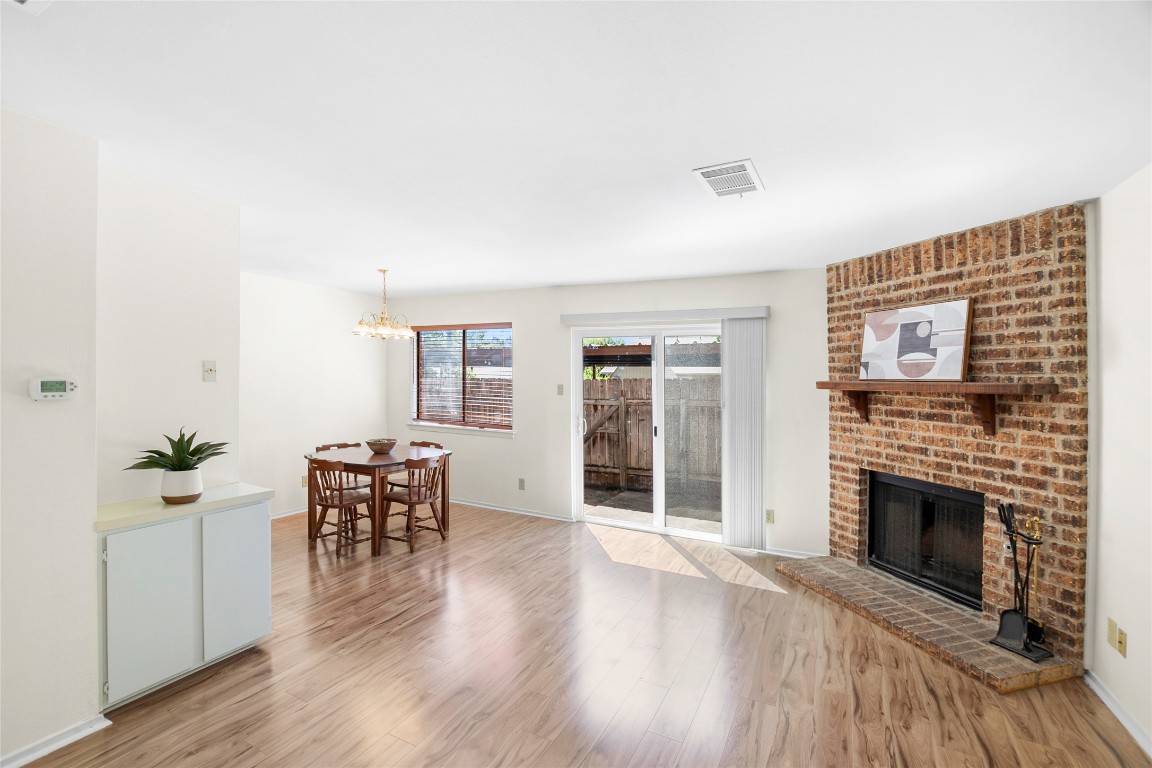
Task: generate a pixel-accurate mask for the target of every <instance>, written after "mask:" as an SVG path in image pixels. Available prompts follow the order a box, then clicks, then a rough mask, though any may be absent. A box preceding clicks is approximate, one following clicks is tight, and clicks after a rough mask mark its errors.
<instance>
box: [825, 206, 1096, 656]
mask: <svg viewBox="0 0 1152 768" xmlns="http://www.w3.org/2000/svg"><path fill="white" fill-rule="evenodd" d="M1085 241H1086V235H1085V223H1084V212H1083V210H1082V209H1081V208H1080V207H1078V206H1074V205H1069V206H1064V207H1060V208H1053V209H1050V210H1045V211H1039V212H1037V213H1032V214H1029V215H1027V216H1021V217H1020V218H1016V219H1011V220H1008V221H1001V222H998V223H996V224H990V225H987V226H983V227H978V228H975V229H970V230H967V231H964V232H956V233H953V234H950V235H944V236H942V237H937V238H934V239H932V240H925V241H923V242H921V243H916V244H913V245H905V246H902V247H899V248H893V249H891V250H887V251H881V252H879V253H874V254H872V255H870V256H864V257H862V258H858V259H852V260H850V261H844V262H840V263H838V264H832V265H830V266H829V267H828V268H827V282H828V350H829V374H830V376H831V378H832V379H833V380H855V379H858V378H859V362H860V345H861V340H862V336H863V329H864V314H865V313H866V312H871V311H874V310H881V309H895V308H899V307H905V306H910V305H917V304H929V303H934V302H939V301H948V300H952V299H959V298H965V297H967V298H969V299H971V300H972V304H973V324H972V328H971V335H970V350H969V358H968V359H969V364H968V381H1044V382H1055V383H1056V384H1058V385H1059V388H1060V389H1059V392H1058V393H1057V394H1055V395H1044V396H1000V397H999V398H998V400H997V406H996V417H997V427H998V428H997V432H996V434H995V435H994V436H989V435H986V434H985V432H984V429H983V428H982V427H981V425H980V422H979V419H977V418H976V417H975V415H974V414H973V412H972V409H971V407H970V406H969V405H968V403H967V402H966V401H965V399H964V398H963V396H961V395H950V394H946V395H937V394H933V395H887V394H872V395H871V396H870V398H869V403H870V420H869V421H867V422H865V421H863V420H862V419H861V418H860V417H859V416H858V415H857V413H856V411H855V410H853V408H852V407H851V406H850V405H849V403H848V400H847V398H846V397H845V395H844V394H843V393H837V392H833V393H831V394H830V397H829V401H830V440H829V443H830V461H831V474H832V485H831V521H830V523H831V525H830V530H831V533H830V551H831V554H832V555H834V556H836V557H842V558H846V559H848V560H852V561H854V562H857V563H864V562H865V561H866V559H867V554H868V551H867V549H868V544H867V532H868V523H867V510H868V498H867V496H868V471H869V470H877V471H881V472H888V473H891V474H895V475H901V476H904V477H910V478H915V479H919V480H927V481H930V482H934V483H940V484H943V485H949V486H952V487H955V488H963V489H968V490H974V491H978V492H981V493H983V494H984V495H985V497H984V498H985V505H984V542H983V553H984V578H983V587H982V603H983V609H984V612H985V613H987V614H989V615H991V616H998V615H999V613H1000V611H1001V610H1002V609H1004V608H1008V607H1011V605H1012V566H1011V560H1010V557H1009V555H1008V553H1007V551H1006V550H1005V548H1004V544H1005V542H1006V538H1005V536H1004V531H1003V528H1002V526H1001V524H1000V519H999V516H998V514H997V511H996V505H997V503H998V502H1000V501H1004V502H1013V503H1014V504H1015V505H1016V510H1017V517H1018V518H1019V517H1020V516H1021V515H1028V516H1030V515H1038V516H1039V517H1040V519H1041V522H1042V531H1043V536H1044V543H1043V545H1042V546H1041V547H1040V550H1039V554H1038V566H1037V571H1036V573H1035V575H1034V577H1033V579H1034V581H1036V587H1035V590H1034V592H1033V598H1032V610H1031V613H1032V615H1033V616H1034V617H1036V618H1038V619H1040V620H1042V621H1044V622H1045V624H1046V625H1047V626H1046V632H1047V636H1046V642H1045V645H1046V646H1047V647H1048V648H1049V649H1051V650H1052V651H1053V652H1055V653H1056V654H1057V655H1058V656H1061V657H1063V658H1065V659H1067V660H1069V661H1073V662H1075V663H1077V664H1080V663H1081V662H1082V660H1083V656H1084V631H1085V622H1084V602H1085V573H1086V557H1087V549H1086V541H1087V499H1088V495H1087V458H1088V381H1087V371H1088V361H1087V352H1088V349H1087V339H1088V328H1087V324H1088V314H1087V304H1086V291H1085ZM1021 567H1023V556H1021Z"/></svg>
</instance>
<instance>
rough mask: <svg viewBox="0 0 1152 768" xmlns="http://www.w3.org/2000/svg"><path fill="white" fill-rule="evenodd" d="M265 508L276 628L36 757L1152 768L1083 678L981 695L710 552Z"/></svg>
mask: <svg viewBox="0 0 1152 768" xmlns="http://www.w3.org/2000/svg"><path fill="white" fill-rule="evenodd" d="M304 525H305V523H304V519H303V516H301V515H297V516H294V517H290V518H285V519H281V520H277V521H275V522H274V523H273V606H274V617H273V626H274V631H273V634H272V636H271V637H269V638H268V639H267V640H265V641H263V642H261V643H260V645H259V646H258V647H257V648H256V649H254V650H251V651H248V652H245V653H243V654H241V655H239V656H236V657H234V658H232V659H230V660H228V661H225V662H223V663H220V664H218V665H216V666H214V667H212V668H210V669H208V670H204V671H202V672H200V673H198V674H196V675H194V676H192V677H190V678H188V679H186V680H184V681H181V682H179V683H176V684H174V685H172V686H169V687H168V688H166V689H163V690H161V691H159V692H156V693H153V694H151V695H150V696H148V697H146V698H144V699H142V700H139V701H137V702H134V703H132V704H129V705H127V706H124V707H122V708H120V709H118V710H115V711H113V712H111V713H109V718H110V719H111V720H112V722H113V725H112V726H111V727H109V728H106V729H104V730H103V731H100V732H98V733H96V734H93V735H91V736H88V737H87V738H85V739H83V740H81V741H79V742H76V743H75V744H72V745H70V746H68V747H66V748H64V749H62V750H60V751H58V752H56V753H54V754H52V755H50V756H48V757H46V758H44V759H42V760H40V761H38V762H36V763H34V765H36V766H41V767H46V766H177V765H183V766H285V767H288V766H381V767H383V766H488V765H537V766H580V765H584V766H666V765H667V766H672V765H680V766H714V765H733V766H806V765H817V766H849V765H851V766H855V765H894V766H896V765H909V766H917V765H931V766H984V765H994V766H1121V765H1122V766H1147V765H1149V761H1148V759H1147V758H1146V756H1145V755H1144V754H1143V753H1142V752H1141V750H1140V749H1139V747H1138V746H1137V744H1136V743H1135V742H1134V741H1133V739H1132V738H1131V737H1130V736H1129V735H1128V733H1127V732H1126V731H1125V730H1124V729H1123V728H1122V727H1121V726H1120V724H1119V723H1118V722H1117V721H1116V719H1115V718H1114V717H1113V715H1112V714H1111V713H1110V712H1109V711H1108V710H1107V709H1106V708H1105V706H1104V705H1103V704H1102V703H1101V702H1100V701H1099V699H1097V697H1096V696H1095V695H1094V694H1093V693H1092V692H1091V691H1090V690H1089V689H1088V688H1087V686H1086V685H1085V684H1084V683H1083V681H1081V680H1072V681H1066V682H1063V683H1057V684H1054V685H1050V686H1044V687H1041V688H1037V689H1034V690H1030V691H1024V692H1020V693H1015V694H1011V695H1007V696H1001V695H999V694H996V693H994V692H992V691H990V690H989V689H987V688H986V687H985V686H983V685H981V684H980V683H978V682H975V681H973V680H971V679H969V678H967V677H965V676H964V675H962V674H960V673H959V672H956V671H955V670H953V669H951V668H949V667H947V666H945V665H943V664H941V663H940V662H938V661H936V660H934V659H932V658H931V657H929V656H928V655H927V654H925V653H924V652H922V651H919V650H917V649H916V648H914V647H912V646H910V645H907V644H905V643H903V642H901V641H899V640H898V639H896V638H894V637H892V636H890V635H889V634H887V633H886V632H885V631H883V630H881V629H879V628H877V627H875V626H874V625H872V624H870V623H869V622H867V621H865V620H864V619H862V618H860V617H857V616H855V615H854V614H852V613H850V612H848V611H846V610H844V609H842V608H840V607H838V606H836V605H834V604H833V603H831V602H829V601H827V600H825V599H824V598H822V597H820V596H819V595H816V594H814V593H811V592H809V591H807V590H805V589H804V588H803V587H800V586H799V585H797V584H795V583H793V582H791V581H789V580H787V579H785V578H783V577H779V576H777V575H776V574H775V573H774V572H773V566H774V565H775V562H776V559H775V558H773V557H770V556H765V555H759V556H756V555H748V554H738V553H737V552H736V551H732V550H727V549H724V548H723V547H720V546H718V545H714V544H708V543H703V542H699V541H691V540H686V539H671V538H666V537H659V536H655V535H652V534H646V533H637V532H632V531H625V530H618V529H613V528H605V527H599V526H587V525H582V524H572V523H561V522H554V521H550V520H543V519H538V518H532V517H526V516H520V515H514V514H510V513H502V512H494V511H489V510H483V509H477V508H474V507H467V506H463V505H457V506H454V507H453V513H452V535H451V536H450V538H449V540H448V541H447V542H441V541H440V539H439V537H438V536H436V535H435V534H432V533H425V534H423V535H422V536H421V537H420V539H419V542H418V546H417V551H416V553H415V554H412V555H410V554H408V551H407V546H406V545H404V544H400V543H396V542H389V543H388V544H387V545H386V548H385V552H384V555H383V556H382V557H380V558H375V559H374V558H372V557H370V553H369V548H368V546H367V545H366V544H362V545H359V546H358V547H357V549H356V551H355V553H354V554H353V555H352V556H351V557H345V558H342V559H341V560H339V561H338V560H337V559H336V557H335V554H334V552H333V551H332V550H331V548H329V547H326V545H325V544H323V543H322V544H321V545H320V546H319V547H318V549H317V550H316V551H315V552H311V553H310V552H308V550H307V546H306V543H305V537H304Z"/></svg>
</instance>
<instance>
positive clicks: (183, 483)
mask: <svg viewBox="0 0 1152 768" xmlns="http://www.w3.org/2000/svg"><path fill="white" fill-rule="evenodd" d="M202 493H204V478H203V477H201V476H200V467H196V469H189V470H186V471H184V472H173V471H171V470H165V471H164V476H163V477H162V478H161V479H160V498H161V499H163V500H164V503H165V504H190V503H192V502H193V501H196V499H198V498H200V494H202Z"/></svg>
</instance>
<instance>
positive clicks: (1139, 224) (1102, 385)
mask: <svg viewBox="0 0 1152 768" xmlns="http://www.w3.org/2000/svg"><path fill="white" fill-rule="evenodd" d="M1097 211H1098V247H1099V253H1098V259H1097V263H1096V270H1095V274H1096V277H1097V285H1096V289H1095V290H1094V291H1093V297H1094V298H1095V299H1096V307H1095V311H1094V312H1093V317H1092V319H1093V320H1094V321H1095V323H1096V329H1095V338H1096V341H1097V349H1096V350H1095V373H1096V376H1097V379H1096V385H1095V386H1096V392H1095V398H1094V404H1095V405H1096V412H1095V413H1093V414H1092V418H1093V420H1094V421H1095V434H1096V435H1097V436H1098V439H1097V441H1096V442H1097V444H1096V445H1095V446H1094V448H1095V455H1096V457H1097V462H1098V467H1097V469H1096V471H1095V474H1094V479H1095V481H1096V485H1097V487H1096V489H1095V492H1094V493H1093V502H1094V510H1093V514H1094V516H1095V526H1094V531H1093V532H1094V534H1095V540H1094V542H1092V544H1091V547H1092V554H1091V558H1092V563H1093V572H1094V585H1095V586H1094V590H1093V594H1092V595H1091V596H1090V599H1091V600H1092V612H1091V619H1092V625H1091V626H1090V627H1089V631H1090V632H1091V633H1092V648H1093V651H1092V658H1091V659H1090V660H1089V667H1090V671H1091V672H1092V674H1093V675H1094V676H1095V677H1096V678H1097V680H1098V681H1099V682H1100V683H1101V684H1102V685H1103V686H1104V687H1105V688H1106V689H1107V691H1108V692H1109V693H1111V695H1112V696H1114V697H1115V699H1116V700H1117V702H1119V703H1120V705H1121V707H1122V708H1123V709H1124V710H1125V711H1126V712H1127V713H1128V714H1129V715H1130V716H1131V718H1132V719H1133V720H1134V721H1135V723H1136V724H1137V726H1138V727H1139V728H1142V729H1143V731H1144V733H1143V742H1144V745H1145V749H1147V748H1149V745H1150V741H1149V735H1150V734H1152V662H1150V660H1149V659H1150V656H1152V601H1150V600H1149V595H1150V594H1152V557H1150V556H1149V547H1150V545H1152V501H1150V499H1152V493H1150V492H1152V487H1150V481H1149V478H1152V450H1150V449H1152V446H1150V445H1149V435H1150V434H1152V410H1150V408H1149V382H1150V381H1152V365H1150V364H1149V354H1150V352H1152V313H1150V312H1149V303H1148V292H1149V288H1152V166H1145V167H1144V169H1143V170H1141V171H1140V172H1139V173H1137V174H1136V175H1135V176H1133V177H1131V178H1130V179H1128V180H1127V181H1125V182H1124V183H1122V184H1121V185H1120V186H1118V187H1116V189H1114V190H1112V191H1111V192H1109V193H1107V194H1106V195H1104V196H1103V197H1101V198H1100V200H1099V203H1098V206H1097ZM1109 617H1111V618H1114V619H1115V620H1116V622H1117V623H1118V624H1119V626H1120V628H1121V629H1123V630H1125V631H1126V632H1127V633H1128V656H1127V658H1125V657H1122V656H1121V655H1120V654H1119V653H1117V652H1116V651H1115V650H1114V649H1113V648H1112V647H1111V646H1109V645H1108V642H1107V636H1108V618H1109Z"/></svg>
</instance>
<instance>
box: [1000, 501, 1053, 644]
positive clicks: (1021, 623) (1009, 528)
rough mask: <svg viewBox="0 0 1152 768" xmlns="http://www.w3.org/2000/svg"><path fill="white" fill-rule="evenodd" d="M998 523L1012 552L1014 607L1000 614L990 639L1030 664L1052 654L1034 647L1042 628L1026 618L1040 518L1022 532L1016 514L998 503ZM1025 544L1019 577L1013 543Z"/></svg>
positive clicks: (1039, 540)
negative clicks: (994, 631)
mask: <svg viewBox="0 0 1152 768" xmlns="http://www.w3.org/2000/svg"><path fill="white" fill-rule="evenodd" d="M998 508H999V510H1000V522H1001V523H1002V524H1003V525H1004V532H1005V533H1006V534H1007V535H1008V547H1009V549H1010V550H1011V552H1012V570H1013V572H1014V574H1013V575H1014V577H1015V578H1014V582H1013V591H1014V599H1015V605H1014V607H1012V608H1009V609H1007V610H1004V611H1001V612H1000V631H999V632H997V633H996V637H994V638H992V643H993V644H994V645H998V646H1000V647H1001V648H1006V649H1007V650H1009V651H1012V652H1013V653H1018V654H1020V655H1021V656H1024V657H1025V658H1028V659H1031V660H1032V661H1040V660H1042V659H1047V658H1049V657H1050V656H1051V655H1052V653H1051V651H1048V650H1046V649H1044V648H1041V647H1040V646H1038V645H1035V643H1038V642H1040V641H1041V639H1042V637H1043V632H1044V625H1043V624H1041V623H1040V622H1038V621H1036V620H1035V619H1031V618H1029V616H1028V604H1029V595H1030V590H1029V587H1031V583H1032V566H1033V564H1034V563H1035V560H1036V550H1037V549H1039V548H1040V545H1041V544H1042V543H1043V541H1044V539H1043V537H1042V536H1041V535H1040V518H1038V517H1036V516H1035V515H1033V516H1032V517H1029V518H1028V519H1027V520H1026V521H1025V523H1024V529H1023V530H1021V529H1020V528H1018V527H1017V525H1016V510H1015V508H1014V507H1013V505H1012V504H1005V503H1004V502H1000V504H999V507H998ZM1017 539H1019V540H1020V541H1022V542H1024V548H1025V557H1024V575H1023V577H1021V575H1020V561H1019V560H1018V559H1017V557H1016V540H1017Z"/></svg>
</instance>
